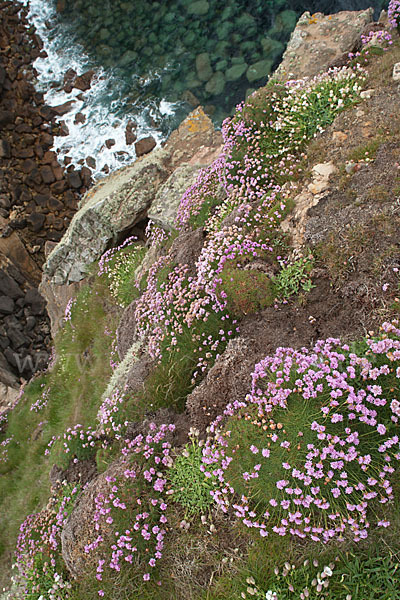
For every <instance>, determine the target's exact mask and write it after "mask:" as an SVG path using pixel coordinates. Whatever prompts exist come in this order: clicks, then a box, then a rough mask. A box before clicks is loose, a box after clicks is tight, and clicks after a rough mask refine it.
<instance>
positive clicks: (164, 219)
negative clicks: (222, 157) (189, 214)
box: [148, 165, 199, 230]
mask: <svg viewBox="0 0 400 600" xmlns="http://www.w3.org/2000/svg"><path fill="white" fill-rule="evenodd" d="M198 172H199V167H198V166H192V165H182V166H181V167H178V168H177V169H175V171H174V173H173V174H172V175H171V176H170V177H169V178H168V180H167V181H166V182H165V183H164V184H163V185H161V186H160V188H159V190H158V192H157V194H156V197H155V199H154V201H153V202H152V204H151V208H150V210H149V212H148V217H149V219H151V220H152V221H154V222H155V223H156V224H157V225H159V226H160V227H162V228H163V229H167V230H172V229H174V227H175V218H176V213H177V210H178V208H179V203H180V200H181V198H182V196H183V194H184V192H185V191H186V190H187V189H188V188H189V187H190V186H191V185H193V184H194V183H195V181H196V179H197V174H198Z"/></svg>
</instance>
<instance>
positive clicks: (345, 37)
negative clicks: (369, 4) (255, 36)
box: [269, 8, 374, 79]
mask: <svg viewBox="0 0 400 600" xmlns="http://www.w3.org/2000/svg"><path fill="white" fill-rule="evenodd" d="M373 12H374V11H373V9H372V8H368V9H366V10H362V11H358V12H357V11H342V12H339V13H336V14H334V15H329V16H328V15H323V14H322V13H316V14H314V15H312V16H311V14H310V13H309V12H305V13H304V14H303V15H302V16H301V17H300V19H299V20H298V22H297V25H296V28H295V30H294V31H293V33H292V35H291V37H290V41H289V43H288V45H287V48H286V51H285V53H284V55H283V58H282V62H281V63H280V65H279V67H278V69H277V70H276V73H275V76H274V77H276V78H280V79H300V78H302V77H313V76H314V75H317V74H318V73H320V72H322V71H325V70H326V69H327V68H328V66H329V65H330V64H332V63H334V62H335V61H337V60H339V59H340V58H342V57H343V56H344V55H345V56H347V54H348V53H349V52H351V51H352V50H353V49H354V47H355V46H356V45H357V44H358V43H359V39H360V35H361V34H362V33H363V31H364V30H365V28H366V26H367V25H369V24H372V22H373ZM269 33H270V35H273V32H271V31H270V32H269Z"/></svg>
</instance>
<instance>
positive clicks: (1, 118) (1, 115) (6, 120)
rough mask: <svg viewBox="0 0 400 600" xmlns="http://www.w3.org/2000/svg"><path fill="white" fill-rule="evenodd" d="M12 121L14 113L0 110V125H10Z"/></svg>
mask: <svg viewBox="0 0 400 600" xmlns="http://www.w3.org/2000/svg"><path fill="white" fill-rule="evenodd" d="M13 121H14V113H12V112H11V111H10V110H0V126H2V127H4V126H5V125H10V124H11V123H12V122H13Z"/></svg>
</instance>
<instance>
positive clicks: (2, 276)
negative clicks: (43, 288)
mask: <svg viewBox="0 0 400 600" xmlns="http://www.w3.org/2000/svg"><path fill="white" fill-rule="evenodd" d="M0 290H1V292H2V293H3V294H4V295H5V296H9V297H10V298H12V299H13V300H16V299H17V298H22V297H23V296H24V293H23V291H22V290H21V288H20V287H19V285H18V283H17V282H16V281H15V280H14V279H13V278H12V277H10V276H9V275H8V274H7V273H6V272H5V271H4V270H3V269H0Z"/></svg>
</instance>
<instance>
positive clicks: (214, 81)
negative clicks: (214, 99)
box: [206, 71, 225, 96]
mask: <svg viewBox="0 0 400 600" xmlns="http://www.w3.org/2000/svg"><path fill="white" fill-rule="evenodd" d="M224 87H225V77H224V74H223V73H222V71H217V72H216V73H214V75H213V76H212V77H211V78H210V79H209V80H208V82H207V83H206V92H207V93H208V94H211V96H218V95H219V94H222V92H223V91H224Z"/></svg>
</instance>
